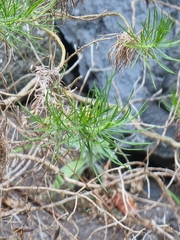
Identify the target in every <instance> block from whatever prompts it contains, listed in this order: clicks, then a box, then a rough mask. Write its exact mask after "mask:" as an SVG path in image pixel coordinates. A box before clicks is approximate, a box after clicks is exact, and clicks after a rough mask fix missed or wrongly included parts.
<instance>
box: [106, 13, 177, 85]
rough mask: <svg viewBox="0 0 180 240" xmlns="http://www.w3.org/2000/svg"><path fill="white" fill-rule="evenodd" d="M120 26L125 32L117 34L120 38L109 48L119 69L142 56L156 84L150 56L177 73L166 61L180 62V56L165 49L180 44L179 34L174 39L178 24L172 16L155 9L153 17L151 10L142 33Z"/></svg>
mask: <svg viewBox="0 0 180 240" xmlns="http://www.w3.org/2000/svg"><path fill="white" fill-rule="evenodd" d="M119 26H120V27H121V28H122V29H123V30H124V33H121V34H119V35H118V36H117V41H116V42H115V44H114V45H113V46H112V47H111V49H110V50H109V59H110V61H111V63H112V65H113V66H115V68H116V70H118V71H121V70H122V69H124V68H126V67H127V66H128V65H134V64H136V62H137V61H138V59H139V58H141V59H142V60H143V61H144V62H145V64H146V66H147V67H148V69H149V70H150V73H151V77H152V80H153V83H154V79H153V75H152V72H151V66H150V63H149V59H153V60H154V61H155V62H156V63H157V64H158V65H160V66H161V67H162V68H163V69H164V70H166V71H167V72H169V73H174V72H173V71H172V70H171V69H169V68H168V67H167V66H165V65H164V64H163V63H162V59H167V60H170V61H177V62H180V60H179V59H175V58H172V57H170V56H168V55H167V54H165V53H164V52H163V51H162V49H168V48H171V47H175V46H177V45H179V44H180V40H179V39H178V37H179V33H178V34H177V36H176V37H175V38H174V39H171V35H172V32H173V29H174V26H175V23H174V21H172V20H171V19H170V17H168V16H165V15H164V14H162V13H161V14H159V13H158V11H157V10H156V9H154V13H153V16H152V13H151V12H150V11H149V14H148V17H147V19H146V20H145V21H144V22H143V23H142V27H143V28H142V30H141V31H140V32H138V33H136V32H135V31H134V30H133V29H132V28H128V29H126V28H125V27H123V26H122V25H121V24H119ZM154 85H155V84H154Z"/></svg>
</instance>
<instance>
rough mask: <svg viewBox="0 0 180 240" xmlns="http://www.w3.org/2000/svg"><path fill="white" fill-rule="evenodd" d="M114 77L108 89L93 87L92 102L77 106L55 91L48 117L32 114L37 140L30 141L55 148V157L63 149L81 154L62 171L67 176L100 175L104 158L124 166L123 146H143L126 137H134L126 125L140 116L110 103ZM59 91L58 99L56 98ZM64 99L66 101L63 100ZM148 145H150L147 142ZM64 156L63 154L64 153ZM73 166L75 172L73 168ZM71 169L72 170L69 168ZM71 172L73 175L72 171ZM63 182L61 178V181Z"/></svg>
mask: <svg viewBox="0 0 180 240" xmlns="http://www.w3.org/2000/svg"><path fill="white" fill-rule="evenodd" d="M111 81H112V78H111V79H110V80H109V81H107V84H106V86H105V88H104V89H103V90H102V91H99V90H98V89H97V88H96V87H95V88H94V91H93V94H92V98H91V102H89V101H88V100H87V101H85V102H84V103H78V102H77V101H75V100H74V99H72V98H71V97H69V96H68V95H67V93H66V92H65V90H62V89H59V87H58V88H57V89H54V88H53V89H52V90H51V91H48V93H47V95H46V102H45V103H46V106H44V108H47V110H46V117H41V116H40V115H37V114H32V113H31V112H30V111H29V110H28V109H26V108H24V107H23V108H24V109H25V111H26V112H28V113H29V114H30V119H31V120H33V123H32V125H33V128H34V130H33V132H34V133H36V134H37V137H36V138H28V141H33V142H35V141H37V142H39V141H42V140H43V142H44V144H43V146H42V147H44V146H45V145H46V141H45V139H48V142H47V144H48V145H49V144H50V145H51V146H53V149H54V150H53V151H54V153H53V156H54V158H58V156H61V154H62V153H61V149H62V147H65V149H66V150H67V149H69V150H73V149H74V151H75V150H76V151H79V153H80V155H79V158H76V159H75V160H73V162H74V161H75V163H70V165H69V166H68V165H67V166H66V167H62V171H63V173H64V174H65V175H66V176H69V175H74V173H79V174H80V173H82V169H83V170H84V169H85V168H88V167H90V168H91V169H93V171H94V172H95V173H96V175H98V174H99V173H100V171H101V169H100V168H99V167H98V165H97V164H96V162H97V161H100V160H101V159H105V158H106V159H110V160H111V161H112V162H114V163H116V164H118V165H121V162H120V161H119V160H118V157H117V154H122V151H121V150H122V149H124V148H123V145H122V146H121V144H129V145H131V146H133V145H138V146H139V145H140V144H141V143H139V142H137V143H135V142H134V143H133V142H128V141H126V139H125V136H126V135H127V134H128V135H129V134H132V133H133V132H135V130H134V131H133V130H128V129H127V127H126V125H127V124H128V123H130V122H131V121H132V119H134V118H136V117H137V114H135V115H133V116H132V111H131V109H130V107H129V106H128V104H127V105H126V106H124V107H123V108H122V107H120V106H119V104H118V103H117V104H116V105H113V106H112V105H110V104H109V103H108V96H109V90H110V87H111ZM54 91H56V99H55V98H54ZM62 91H63V92H64V96H65V97H66V102H64V101H62ZM63 99H64V98H63ZM146 144H148V143H146ZM62 155H63V154H62ZM72 166H74V167H73V168H72V169H71V167H72ZM68 168H69V169H70V170H69V169H68ZM69 171H70V172H69ZM62 181H63V180H62V179H61V182H62Z"/></svg>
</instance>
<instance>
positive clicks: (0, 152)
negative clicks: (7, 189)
mask: <svg viewBox="0 0 180 240" xmlns="http://www.w3.org/2000/svg"><path fill="white" fill-rule="evenodd" d="M7 156H8V150H7V142H6V140H5V138H4V137H3V135H2V133H1V134H0V178H2V175H3V172H4V170H5V168H6V165H7V161H8V157H7Z"/></svg>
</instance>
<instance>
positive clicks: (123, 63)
mask: <svg viewBox="0 0 180 240" xmlns="http://www.w3.org/2000/svg"><path fill="white" fill-rule="evenodd" d="M135 43H136V42H135V39H133V38H131V36H130V35H129V34H128V33H126V32H124V33H122V34H119V35H118V36H117V41H116V42H115V43H114V44H113V45H112V47H111V48H110V49H109V52H108V57H109V61H110V63H111V65H112V66H113V67H115V69H116V71H118V72H121V71H122V70H124V69H125V68H127V67H128V66H129V65H131V64H132V62H133V60H134V57H135V53H136V50H135V49H134V48H132V47H130V46H131V45H135Z"/></svg>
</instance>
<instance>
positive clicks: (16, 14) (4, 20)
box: [0, 0, 56, 48]
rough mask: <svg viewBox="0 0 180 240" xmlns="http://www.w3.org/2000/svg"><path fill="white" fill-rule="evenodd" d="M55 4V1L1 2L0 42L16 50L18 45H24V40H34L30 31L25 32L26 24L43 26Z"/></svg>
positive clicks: (4, 0) (12, 0) (16, 0)
mask: <svg viewBox="0 0 180 240" xmlns="http://www.w3.org/2000/svg"><path fill="white" fill-rule="evenodd" d="M55 4H56V0H52V1H44V0H37V1H33V0H26V1H20V0H1V1H0V41H4V42H6V43H7V44H8V45H10V46H13V47H14V48H17V45H18V44H24V42H25V38H28V39H30V40H33V39H35V37H33V35H32V34H31V33H30V31H27V28H26V24H28V25H29V26H31V27H35V26H37V25H38V24H42V25H43V26H45V25H46V22H47V21H48V19H50V18H49V17H50V14H52V12H50V10H52V9H53V7H54V6H55ZM37 21H38V24H37Z"/></svg>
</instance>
